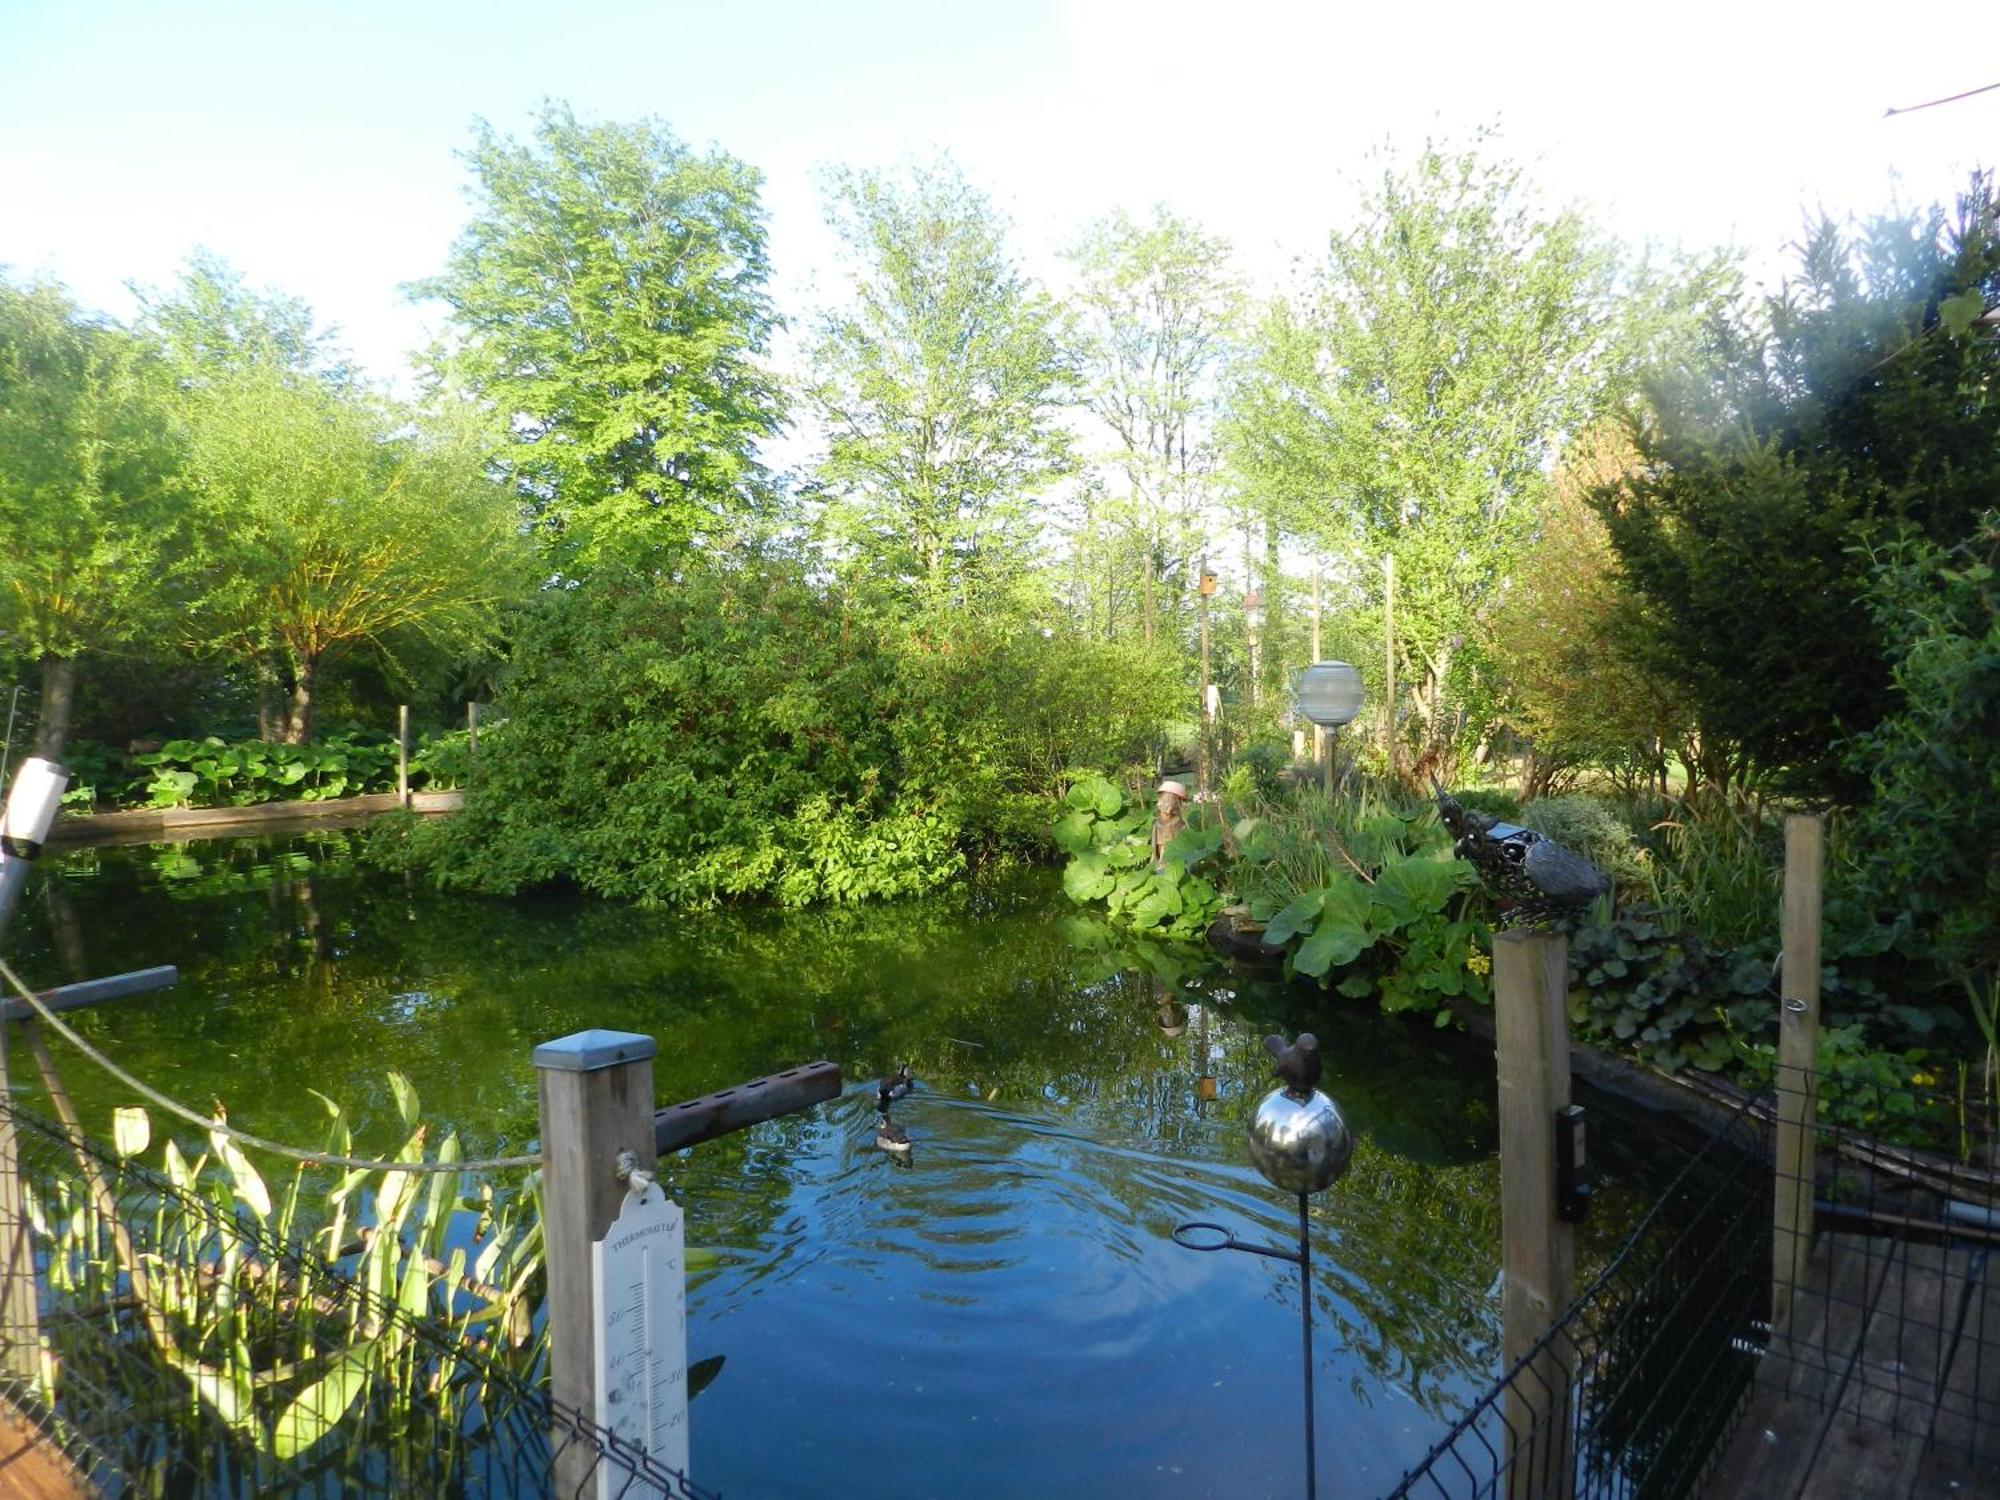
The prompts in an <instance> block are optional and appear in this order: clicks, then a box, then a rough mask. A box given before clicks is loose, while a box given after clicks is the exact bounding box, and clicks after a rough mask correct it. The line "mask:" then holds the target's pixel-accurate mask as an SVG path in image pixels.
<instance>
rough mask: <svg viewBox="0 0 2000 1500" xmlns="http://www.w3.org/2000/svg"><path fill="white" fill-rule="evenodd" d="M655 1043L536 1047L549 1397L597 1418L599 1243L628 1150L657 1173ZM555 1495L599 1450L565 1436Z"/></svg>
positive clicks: (637, 1038) (623, 1036) (580, 1484)
mask: <svg viewBox="0 0 2000 1500" xmlns="http://www.w3.org/2000/svg"><path fill="white" fill-rule="evenodd" d="M654 1051H655V1048H654V1044H653V1039H652V1038H651V1037H649V1036H641V1035H639V1034H637V1033H636V1032H630V1031H596V1030H592V1031H579V1032H576V1033H574V1034H573V1035H570V1036H566V1037H563V1038H561V1039H560V1040H558V1041H553V1042H544V1043H542V1045H541V1046H539V1047H537V1048H536V1049H535V1071H536V1075H537V1082H538V1086H539V1092H540V1095H541V1106H542V1238H543V1242H544V1252H543V1253H544V1254H545V1256H546V1257H547V1261H548V1276H549V1302H548V1309H549V1374H550V1380H549V1394H550V1396H551V1397H552V1398H553V1399H554V1400H555V1401H556V1402H558V1403H559V1404H561V1405H563V1406H566V1407H569V1408H571V1409H572V1410H574V1411H576V1412H578V1413H580V1414H581V1415H583V1416H584V1417H586V1418H588V1419H589V1420H591V1421H593V1422H594V1421H596V1420H597V1391H596V1388H595V1375H594V1373H593V1372H594V1369H595V1364H596V1352H597V1330H596V1327H595V1323H594V1316H593V1312H592V1304H591V1270H590V1266H591V1255H590V1247H591V1245H592V1244H593V1243H595V1242H596V1241H598V1240H601V1239H603V1238H604V1235H605V1231H607V1230H608V1229H609V1228H610V1227H611V1221H612V1220H613V1219H615V1218H616V1217H617V1216H618V1208H619V1205H620V1203H622V1202H623V1200H624V1197H625V1184H624V1182H623V1181H621V1180H620V1178H619V1176H618V1157H619V1153H620V1152H624V1151H629V1152H631V1153H632V1155H633V1156H634V1158H635V1159H636V1160H637V1161H638V1163H639V1166H640V1168H641V1169H642V1170H644V1171H648V1172H650V1171H651V1170H652V1169H653V1163H654V1162H655V1161H657V1160H658V1157H657V1156H656V1154H655V1153H654V1150H653V1054H654ZM555 1451H556V1467H555V1472H554V1474H553V1475H552V1476H551V1478H552V1480H553V1483H552V1485H551V1488H550V1493H552V1494H561V1495H580V1494H585V1493H595V1487H594V1485H593V1486H592V1487H591V1488H590V1489H589V1490H586V1489H585V1485H586V1484H587V1483H589V1481H590V1480H591V1476H592V1474H593V1473H594V1471H595V1469H596V1465H597V1462H598V1455H597V1452H596V1450H595V1449H594V1448H592V1447H590V1446H589V1445H587V1444H584V1443H580V1442H577V1441H575V1440H573V1439H572V1440H569V1441H565V1440H564V1438H563V1435H562V1434H561V1433H558V1434H557V1436H556V1442H555Z"/></svg>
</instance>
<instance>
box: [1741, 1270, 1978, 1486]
mask: <svg viewBox="0 0 2000 1500" xmlns="http://www.w3.org/2000/svg"><path fill="white" fill-rule="evenodd" d="M1994 1281H1995V1277H1994V1275H1993V1267H1992V1266H1991V1264H1990V1262H1989V1258H1988V1255H1987V1253H1986V1252H1984V1251H1975V1250H1967V1249H1964V1248H1959V1247H1954V1248H1950V1249H1940V1248H1938V1247H1935V1246H1928V1245H1919V1244H1911V1243H1907V1242H1904V1241H1899V1240H1892V1239H1886V1238H1879V1237H1863V1236H1856V1235H1846V1234H1834V1235H1825V1236H1822V1238H1821V1241H1820V1243H1819V1245H1818V1246H1817V1247H1816V1249H1815V1253H1814V1257H1813V1262H1812V1266H1811V1269H1810V1271H1809V1273H1808V1278H1807V1283H1806V1285H1805V1286H1803V1287H1801V1288H1800V1290H1799V1292H1798V1294H1797V1296H1796V1299H1795V1301H1794V1306H1793V1313H1792V1317H1791V1319H1789V1320H1788V1322H1787V1325H1786V1326H1785V1327H1784V1328H1780V1329H1778V1330H1775V1331H1774V1333H1773V1337H1772V1341H1771V1352H1770V1353H1769V1355H1767V1356H1766V1359H1765V1363H1764V1367H1763V1369H1762V1370H1760V1371H1759V1377H1758V1382H1757V1386H1756V1390H1755V1394H1754V1395H1753V1398H1752V1404H1751V1407H1750V1410H1749V1411H1748V1412H1746V1413H1745V1415H1744V1419H1743V1422H1742V1423H1741V1425H1740V1427H1739V1428H1738V1431H1737V1435H1736V1437H1735V1439H1734V1441H1733V1442H1732V1444H1731V1445H1730V1447H1729V1449H1728V1450H1727V1452H1726V1453H1725V1454H1724V1455H1723V1457H1722V1459H1721V1460H1720V1461H1719V1462H1718V1464H1717V1465H1716V1468H1715V1471H1714V1473H1713V1476H1712V1477H1711V1479H1710V1481H1709V1484H1708V1486H1707V1489H1706V1491H1705V1493H1706V1494H1707V1495H1708V1496H1709V1497H1710V1500H1734V1497H1739V1496H1740V1497H1744V1500H1749V1497H1753V1496H1754V1497H1757V1500H1766V1497H1769V1500H1836V1497H1838V1500H1849V1497H1860V1496H1866V1497H1868V1500H1915V1497H1923V1500H2000V1293H1996V1291H1995V1286H1994ZM1961 1320H1962V1321H1961Z"/></svg>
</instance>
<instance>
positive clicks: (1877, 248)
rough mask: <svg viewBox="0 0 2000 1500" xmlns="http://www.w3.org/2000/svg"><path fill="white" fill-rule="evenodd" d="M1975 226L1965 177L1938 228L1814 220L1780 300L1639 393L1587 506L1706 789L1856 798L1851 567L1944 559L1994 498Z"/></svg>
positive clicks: (1992, 241) (1857, 598)
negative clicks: (1621, 469) (1613, 460)
mask: <svg viewBox="0 0 2000 1500" xmlns="http://www.w3.org/2000/svg"><path fill="white" fill-rule="evenodd" d="M1994 207H1995V200H1994V197H1993V192H1992V184H1991V181H1990V179H1988V178H1985V177H1981V178H1979V179H1977V180H1975V182H1974V183H1973V185H1972V188H1971V189H1970V190H1969V191H1968V192H1967V193H1966V194H1965V195H1964V196H1962V197H1961V198H1960V200H1959V202H1958V204H1957V207H1956V211H1955V212H1953V213H1947V212H1945V211H1944V210H1942V209H1938V208H1933V209H1930V210H1927V211H1924V212H1920V213H1914V214H1904V215H1896V216H1891V217H1888V218H1883V219H1878V220H1876V221H1874V222H1872V223H1870V224H1867V225H1863V226H1860V227H1858V228H1845V227H1842V226H1840V225H1836V224H1834V223H1832V222H1830V221H1827V220H1821V221H1819V222H1818V223H1817V224H1815V225H1814V226H1813V227H1812V229H1811V231H1810V233H1809V234H1808V235H1807V237H1806V239H1805V242H1804V244H1803V245H1802V246H1801V247H1800V258H1799V272H1798V276H1797V278H1796V279H1795V280H1793V281H1791V282H1788V283H1787V284H1786V285H1785V286H1784V287H1783V288H1782V289H1781V290H1780V291H1779V292H1778V293H1777V294H1775V295H1773V296H1771V297H1770V298H1768V299H1767V300H1766V301H1765V303H1764V304H1763V305H1762V306H1761V307H1757V308H1751V309H1739V310H1733V311H1731V312H1729V313H1727V314H1725V315H1723V316H1720V317H1718V318H1717V319H1716V320H1715V321H1714V323H1713V324H1712V325H1711V327H1710V329H1709V330H1708V336H1707V341H1706V348H1705V350H1704V353H1705V355H1706V357H1705V358H1704V359H1701V360H1699V361H1696V362H1692V363H1688V364H1684V365H1682V366H1681V367H1680V368H1677V369H1675V368H1670V369H1667V370H1664V371H1661V372H1659V373H1658V374H1656V376H1655V377H1654V378H1653V379H1652V380H1651V381H1650V383H1649V386H1648V396H1649V398H1650V399H1649V408H1650V409H1649V411H1648V413H1647V415H1646V416H1645V418H1644V419H1643V420H1641V421H1639V422H1637V423H1636V424H1635V426H1634V442H1635V444H1636V445H1637V449H1638V455H1639V462H1638V463H1636V464H1634V465H1633V466H1631V467H1630V468H1629V469H1627V470H1626V471H1625V473H1624V474H1623V475H1622V476H1621V477H1620V478H1619V480H1618V481H1617V482H1616V483H1614V484H1612V485H1611V486H1609V487H1608V488H1607V489H1606V490H1605V491H1604V492H1603V494H1602V496H1601V497H1600V504H1601V507H1602V510H1603V514H1604V517H1605V521H1606V524H1607V526H1608V527H1609V530H1610V535H1611V539H1612V543H1613V545H1614V546H1615V547H1616V549H1617V552H1618V556H1619V561H1620V565H1621V569H1622V572H1623V574H1624V576H1625V578H1626V579H1627V580H1628V581H1629V583H1630V585H1631V587H1632V589H1633V591H1634V593H1635V595H1636V605H1635V608H1636V609H1637V610H1638V611H1639V619H1640V621H1641V622H1642V624H1643V627H1644V630H1643V634H1642V635H1640V636H1639V637H1638V638H1639V639H1641V640H1643V641H1644V642H1645V643H1646V656H1647V662H1648V665H1649V666H1651V667H1652V669H1653V670H1655V671H1656V672H1658V673H1659V674H1660V675H1661V676H1662V677H1665V678H1668V679H1670V680H1672V681H1675V682H1677V683H1678V684H1679V685H1680V686H1681V688H1682V690H1683V691H1684V692H1685V693H1686V694H1687V696H1688V698H1689V700H1690V702H1691V704H1692V705H1693V707H1694V709H1695V711H1696V713H1697V715H1698V717H1699V720H1700V724H1701V730H1702V734H1703V737H1704V742H1705V749H1706V750H1707V752H1708V754H1709V756H1710V757H1711V759H1712V760H1713V761H1714V762H1715V766H1714V769H1716V770H1717V771H1719V772H1727V771H1728V770H1729V769H1731V768H1732V767H1734V768H1738V769H1740V768H1743V767H1750V768H1755V769H1757V770H1761V771H1764V772H1767V773H1771V774H1773V775H1775V776H1778V777H1780V778H1783V779H1784V780H1786V781H1787V782H1789V783H1790V784H1791V785H1794V786H1796V787H1798V788H1800V789H1802V790H1807V791H1811V792H1815V793H1819V794H1832V795H1837V796H1858V795H1859V794H1861V792H1862V791H1863V789H1864V786H1865V783H1864V782H1863V781H1862V779H1861V778H1859V777H1857V776H1856V775H1854V774H1853V773H1852V772H1844V771H1843V769H1842V766H1841V761H1840V755H1839V751H1838V749H1837V746H1838V743H1839V742H1840V741H1841V740H1842V739H1843V738H1844V737H1846V736H1848V735H1851V734H1855V733H1865V732H1866V731H1868V730H1869V729H1871V728H1872V727H1873V726H1874V725H1876V724H1877V723H1879V722H1880V721H1881V719H1882V717H1883V715H1884V713H1885V712H1887V711H1888V710H1889V708H1890V707H1891V705H1892V703H1893V701H1894V697H1893V690H1892V664H1891V657H1890V655H1889V654H1888V652H1887V651H1886V650H1885V646H1884V635H1883V628H1882V624H1881V621H1880V618H1879V616H1877V615H1873V614H1871V612H1870V610H1869V608H1868V605H1867V603H1866V600H1865V597H1864V595H1865V593H1866V587H1867V578H1868V567H1869V564H1868V556H1867V554H1868V549H1869V547H1870V546H1871V545H1874V544H1878V543H1880V542H1883V541H1885V540H1887V538H1888V537H1890V536H1891V535H1892V534H1894V533H1895V531H1896V530H1897V529H1898V528H1900V527H1903V526H1908V527H1912V528H1914V529H1915V530H1917V531H1918V532H1920V533H1921V534H1923V535H1925V536H1927V537H1929V538H1930V539H1932V540H1933V541H1935V542H1937V543H1940V544H1942V545H1947V546H1948V545H1952V544H1954V543H1956V542H1958V541H1960V540H1962V539H1963V538H1964V537H1965V536H1967V535H1968V534H1969V533H1970V530H1971V528H1972V526H1973V523H1974V519H1975V517H1976V516H1977V515H1978V514H1979V513H1980V511H1981V509H1982V508H1983V507H1986V506H1989V505H1991V504H1992V502H1993V497H1994V496H1995V495H1996V494H2000V443H1996V441H1995V437H1994V434H1995V432H1996V431H2000V378H1996V376H2000V331H1996V330H1995V329H1993V328H1992V327H1991V326H1989V325H1986V324H1982V323H1980V322H1978V321H1976V320H1977V318H1978V316H1979V313H1980V312H1981V311H1982V310H1983V309H1984V308H1985V307H1987V306H1990V305H1992V304H1993V303H1994V302H1996V301H2000V237H1996V234H1995V230H1994V220H1993V213H1994Z"/></svg>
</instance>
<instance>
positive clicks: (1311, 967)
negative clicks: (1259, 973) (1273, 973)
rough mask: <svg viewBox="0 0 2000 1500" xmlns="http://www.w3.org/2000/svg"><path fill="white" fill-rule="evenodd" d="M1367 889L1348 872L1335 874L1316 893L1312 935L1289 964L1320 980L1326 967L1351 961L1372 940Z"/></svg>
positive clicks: (1373, 935)
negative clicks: (1317, 907) (1316, 912)
mask: <svg viewBox="0 0 2000 1500" xmlns="http://www.w3.org/2000/svg"><path fill="white" fill-rule="evenodd" d="M1370 889H1371V888H1370V887H1368V886H1365V885H1363V884H1362V883H1361V882H1360V881H1359V880H1356V879H1355V878H1354V877H1353V876H1351V875H1343V876H1337V877H1335V879H1334V880H1332V881H1331V882H1329V883H1328V884H1327V886H1326V887H1325V889H1324V890H1322V891H1321V892H1320V911H1319V921H1318V923H1317V925H1316V926H1315V927H1314V928H1313V931H1312V936H1310V937H1308V938H1307V939H1306V940H1305V941H1304V942H1303V943H1301V944H1300V945H1299V951H1298V953H1297V954H1296V955H1294V957H1293V959H1292V967H1293V968H1294V969H1296V970H1297V971H1298V972H1299V973H1301V974H1310V975H1312V977H1313V978H1315V979H1323V978H1325V977H1326V975H1327V973H1328V972H1329V971H1330V970H1333V969H1337V968H1340V967H1342V966H1343V965H1345V964H1351V963H1353V962H1354V960H1355V959H1357V958H1359V957H1360V956H1361V955H1362V954H1363V953H1364V952H1366V951H1367V950H1368V948H1369V946H1370V945H1371V944H1373V943H1374V941H1375V934H1374V933H1373V932H1371V931H1369V929H1368V921H1367V918H1368V901H1369V896H1368V893H1369V890H1370Z"/></svg>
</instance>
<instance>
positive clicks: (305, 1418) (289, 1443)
mask: <svg viewBox="0 0 2000 1500" xmlns="http://www.w3.org/2000/svg"><path fill="white" fill-rule="evenodd" d="M371 1348H372V1345H369V1344H363V1345H361V1346H360V1347H359V1348H357V1349H350V1350H348V1351H347V1353H345V1354H343V1355H342V1356H341V1357H340V1360H339V1362H338V1363H336V1364H335V1365H334V1367H333V1368H332V1369H331V1370H329V1371H328V1372H327V1374H326V1375H325V1376H324V1377H323V1378H322V1379H320V1380H318V1381H316V1382H314V1383H313V1384H312V1385H309V1386H307V1387H306V1388H305V1389H304V1390H302V1391H300V1392H299V1394H298V1397H297V1399H295V1400H294V1401H293V1402H292V1404H291V1405H290V1406H287V1407H286V1408H285V1409H284V1411H283V1412H282V1413H280V1414H279V1417H278V1421H277V1425H276V1426H275V1427H273V1428H272V1429H271V1451H272V1452H273V1453H275V1454H276V1455H277V1457H278V1458H279V1459H280V1460H286V1459H293V1458H297V1457H298V1456H299V1455H300V1454H301V1453H303V1452H305V1451H306V1449H308V1448H310V1447H311V1446H312V1445H313V1444H314V1443H317V1442H318V1441H319V1440H320V1439H321V1438H323V1437H325V1436H326V1435H327V1433H329V1432H331V1431H332V1430H333V1429H334V1427H335V1426H337V1425H338V1424H339V1422H340V1420H341V1418H343V1417H345V1416H346V1415H347V1413H348V1412H349V1411H350V1410H351V1409H352V1408H353V1406H354V1403H355V1401H356V1400H357V1399H359V1397H360V1395H361V1393H362V1392H363V1391H364V1390H366V1389H367V1388H368V1364H369V1351H370V1349H371Z"/></svg>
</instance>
